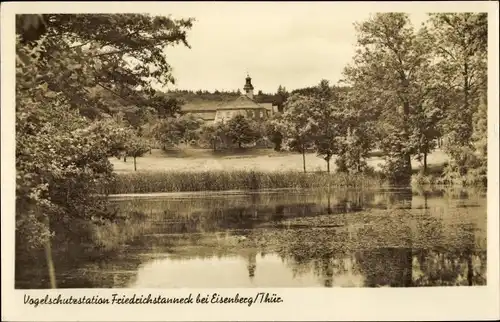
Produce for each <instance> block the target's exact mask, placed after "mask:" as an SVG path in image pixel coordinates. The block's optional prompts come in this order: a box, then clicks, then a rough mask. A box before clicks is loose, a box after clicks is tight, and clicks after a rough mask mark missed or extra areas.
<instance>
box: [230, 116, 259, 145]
mask: <svg viewBox="0 0 500 322" xmlns="http://www.w3.org/2000/svg"><path fill="white" fill-rule="evenodd" d="M227 136H228V138H229V139H230V140H231V141H232V142H233V143H237V144H238V147H239V148H241V147H242V144H250V143H253V142H255V141H256V140H257V139H258V138H259V133H258V132H257V131H256V129H255V128H254V127H253V126H252V123H251V122H250V121H249V120H248V119H247V118H246V117H244V116H243V115H240V114H238V115H236V116H235V117H233V118H231V119H230V120H229V121H228V122H227Z"/></svg>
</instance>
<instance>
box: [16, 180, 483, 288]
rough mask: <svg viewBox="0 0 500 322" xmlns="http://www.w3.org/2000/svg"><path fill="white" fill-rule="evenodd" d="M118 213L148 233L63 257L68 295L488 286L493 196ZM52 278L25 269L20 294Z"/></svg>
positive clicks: (212, 200)
mask: <svg viewBox="0 0 500 322" xmlns="http://www.w3.org/2000/svg"><path fill="white" fill-rule="evenodd" d="M116 206H117V207H118V209H119V210H120V211H121V212H123V213H136V214H141V216H142V217H140V216H139V217H140V218H141V219H140V220H138V221H137V222H135V223H134V224H133V225H130V223H129V224H128V225H129V226H126V225H125V228H124V229H131V230H132V229H133V230H137V231H138V232H140V233H138V234H137V235H136V236H135V238H132V239H130V240H129V241H127V243H126V244H124V245H122V246H121V247H119V248H118V249H117V250H115V251H113V252H112V253H104V252H101V253H99V252H98V254H97V256H88V254H85V253H83V252H81V253H75V254H74V255H73V256H72V257H69V256H67V255H66V254H64V253H61V254H58V256H55V257H56V263H55V266H56V273H57V279H58V286H59V287H62V288H74V287H77V288H92V287H98V288H115V287H140V288H155V287H159V288H170V287H415V286H452V285H463V286H466V285H485V284H486V199H485V195H484V194H478V193H471V192H465V193H464V192H460V191H442V190H437V191H436V190H432V191H431V190H423V191H418V190H417V191H415V190H413V191H412V190H410V189H394V190H367V191H359V190H358V191H349V190H335V191H330V193H328V192H324V191H302V192H290V191H287V192H276V191H275V192H268V193H251V194H241V195H232V196H225V195H210V196H208V195H207V196H204V195H196V196H185V197H176V198H157V199H134V200H122V201H117V202H116ZM101 237H102V236H101ZM102 238H106V236H103V237H102ZM56 251H57V250H56ZM70 259H71V260H70ZM18 263H20V260H18ZM45 272H46V270H44V268H43V265H42V266H33V265H31V266H27V265H19V264H16V287H17V288H46V287H48V279H47V278H46V276H45V275H46V274H45Z"/></svg>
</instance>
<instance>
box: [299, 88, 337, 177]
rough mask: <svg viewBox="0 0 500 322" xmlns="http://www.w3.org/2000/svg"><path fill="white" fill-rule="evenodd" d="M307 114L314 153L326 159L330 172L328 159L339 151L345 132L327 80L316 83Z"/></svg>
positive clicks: (335, 98) (335, 99)
mask: <svg viewBox="0 0 500 322" xmlns="http://www.w3.org/2000/svg"><path fill="white" fill-rule="evenodd" d="M308 114H309V115H310V117H311V119H312V123H311V124H312V125H313V126H312V138H313V142H314V147H315V149H316V153H317V155H318V156H320V157H321V158H322V159H324V160H325V161H326V166H327V172H328V173H330V160H331V158H332V157H333V155H336V154H337V155H338V154H339V152H340V142H339V141H340V139H341V135H342V134H343V133H345V126H344V125H345V124H344V123H343V118H342V113H341V106H340V101H339V98H338V96H337V95H334V93H333V91H332V89H331V88H330V85H329V82H328V81H327V80H322V81H321V82H320V84H319V85H318V92H317V95H316V97H315V98H313V99H312V104H310V105H309V111H308Z"/></svg>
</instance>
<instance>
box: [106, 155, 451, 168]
mask: <svg viewBox="0 0 500 322" xmlns="http://www.w3.org/2000/svg"><path fill="white" fill-rule="evenodd" d="M152 152H153V153H152V154H149V153H148V154H146V155H145V156H144V157H141V158H137V170H138V171H154V172H158V171H160V172H162V171H165V172H171V171H175V172H180V171H182V172H184V171H195V172H198V171H211V170H225V171H231V170H257V171H302V155H300V154H297V153H287V152H280V153H278V152H275V151H273V150H272V149H250V150H246V151H241V152H238V153H235V152H233V153H231V154H229V153H223V152H219V153H216V154H214V153H213V152H212V151H211V150H204V149H184V150H179V151H172V152H169V153H167V152H164V151H161V150H153V151H152ZM110 160H111V162H112V163H113V166H114V169H115V171H116V172H117V173H130V172H134V163H133V160H132V159H131V158H128V160H127V162H123V159H122V160H118V159H116V158H111V159H110ZM447 160H448V156H447V155H446V154H445V153H444V152H442V151H435V152H434V153H432V154H430V155H429V157H428V164H429V166H430V167H432V166H436V165H441V164H443V163H444V162H446V161H447ZM382 163H383V160H382V159H381V158H380V157H376V156H374V157H372V158H370V160H369V161H368V164H369V165H370V166H373V167H375V168H378V167H380V165H381V164H382ZM420 166H421V164H420V162H418V161H416V160H414V161H413V168H414V169H416V168H419V167H420ZM306 168H307V171H310V172H311V171H325V170H326V162H325V161H324V160H323V159H321V158H318V157H317V156H316V155H315V154H314V153H308V154H306ZM331 169H332V171H334V170H335V164H334V160H332V161H331Z"/></svg>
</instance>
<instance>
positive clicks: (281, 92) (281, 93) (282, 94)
mask: <svg viewBox="0 0 500 322" xmlns="http://www.w3.org/2000/svg"><path fill="white" fill-rule="evenodd" d="M289 96H290V94H289V93H288V91H287V90H286V88H285V87H283V86H281V85H280V86H278V91H277V92H276V95H275V96H274V97H275V99H274V103H275V104H276V105H277V106H278V112H280V113H283V108H284V106H285V102H286V100H287V99H288V97H289Z"/></svg>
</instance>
